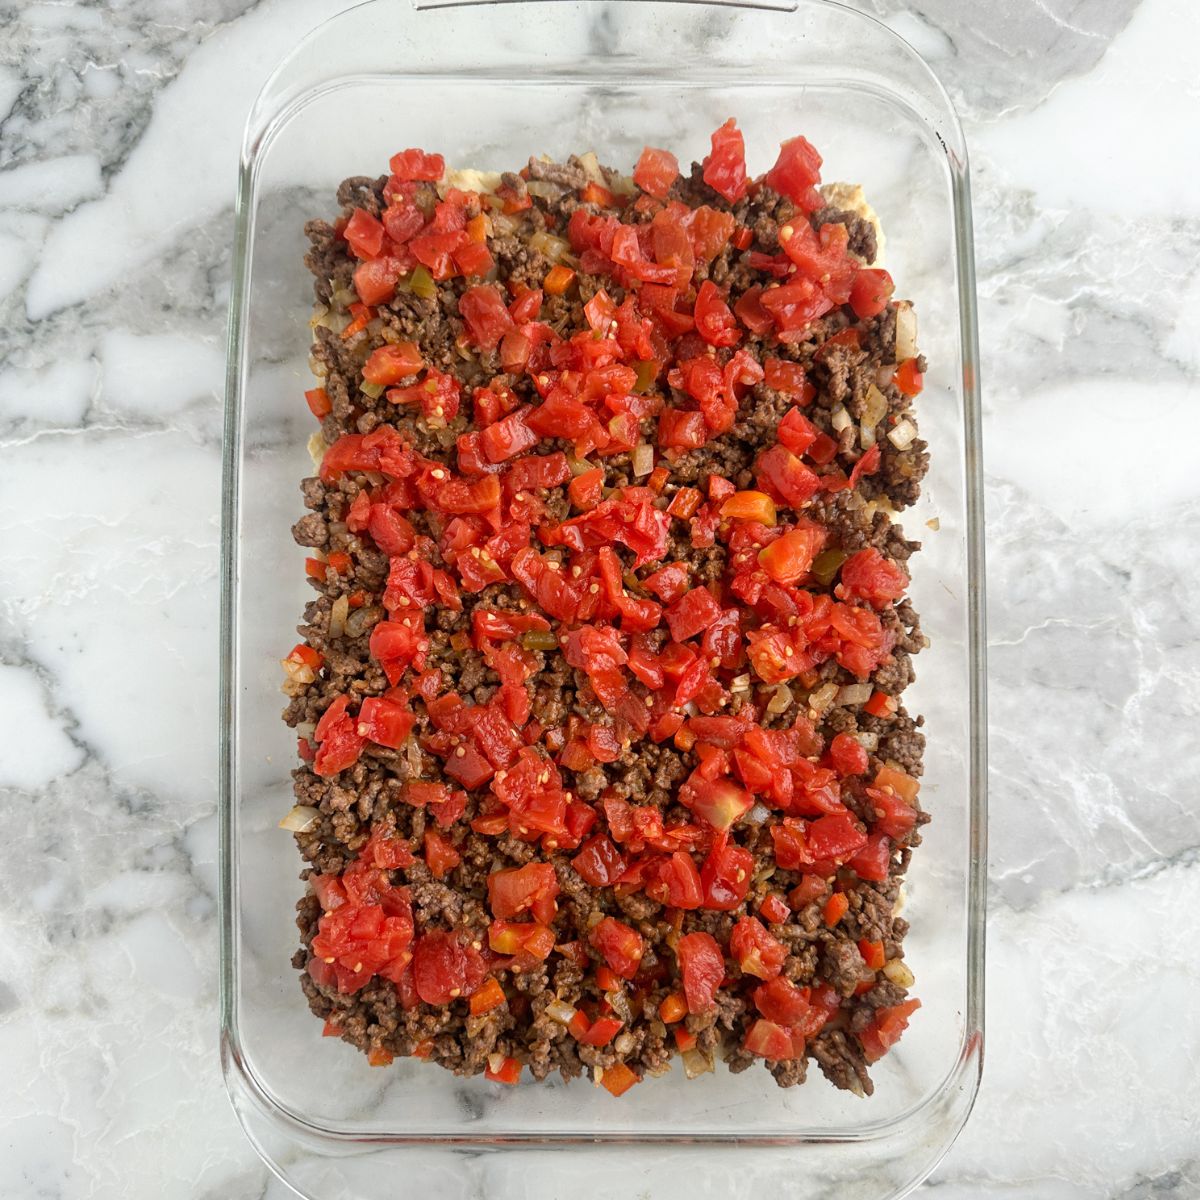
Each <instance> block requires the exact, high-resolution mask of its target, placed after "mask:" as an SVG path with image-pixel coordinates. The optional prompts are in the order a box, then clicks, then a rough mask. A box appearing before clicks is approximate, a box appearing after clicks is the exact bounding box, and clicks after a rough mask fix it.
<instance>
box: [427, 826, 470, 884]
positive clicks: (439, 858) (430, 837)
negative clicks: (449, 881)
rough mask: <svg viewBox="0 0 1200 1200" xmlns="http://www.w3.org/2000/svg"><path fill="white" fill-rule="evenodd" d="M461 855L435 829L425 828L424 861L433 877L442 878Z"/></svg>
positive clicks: (452, 867)
mask: <svg viewBox="0 0 1200 1200" xmlns="http://www.w3.org/2000/svg"><path fill="white" fill-rule="evenodd" d="M460 862H462V855H461V854H459V852H458V851H457V850H456V849H455V848H454V846H453V845H452V844H451V843H450V842H449V841H448V840H447V839H446V838H444V837H443V836H442V835H441V834H440V833H438V832H437V830H436V829H426V830H425V863H426V865H427V866H428V867H429V870H430V872H431V874H432V875H433V877H434V878H435V879H444V878H445V877H446V875H448V874H449V873H450V872H451V871H452V870H454V868H455V867H457V866H458V864H459V863H460Z"/></svg>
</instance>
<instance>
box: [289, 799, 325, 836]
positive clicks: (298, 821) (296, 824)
mask: <svg viewBox="0 0 1200 1200" xmlns="http://www.w3.org/2000/svg"><path fill="white" fill-rule="evenodd" d="M320 819H321V814H320V813H319V812H318V811H317V810H316V809H315V808H309V807H308V805H306V804H296V805H293V806H292V808H291V809H290V810H289V811H288V815H287V816H286V817H284V818H283V820H282V821H280V822H279V828H280V829H286V830H288V831H289V832H291V833H307V832H308V831H309V830H310V829H311V828H312V827H313V826H314V825H315V824H316V823H317V822H318V821H319V820H320Z"/></svg>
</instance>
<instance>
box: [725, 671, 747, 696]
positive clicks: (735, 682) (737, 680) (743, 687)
mask: <svg viewBox="0 0 1200 1200" xmlns="http://www.w3.org/2000/svg"><path fill="white" fill-rule="evenodd" d="M729 690H730V691H731V692H748V691H749V690H750V676H749V675H735V676H734V677H733V679H732V680H731V681H730V683H729Z"/></svg>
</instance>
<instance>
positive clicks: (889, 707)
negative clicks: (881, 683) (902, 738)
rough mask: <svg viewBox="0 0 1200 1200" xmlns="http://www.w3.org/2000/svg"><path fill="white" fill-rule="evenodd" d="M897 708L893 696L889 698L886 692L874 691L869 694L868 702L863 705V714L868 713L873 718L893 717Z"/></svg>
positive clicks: (897, 705) (897, 703)
mask: <svg viewBox="0 0 1200 1200" xmlns="http://www.w3.org/2000/svg"><path fill="white" fill-rule="evenodd" d="M898 708H899V702H898V701H897V699H896V697H895V696H889V695H888V694H887V693H886V692H880V691H876V692H873V693H872V694H871V698H870V700H868V701H867V702H866V704H864V705H863V712H865V713H870V714H871V716H873V717H894V716H895V715H896V710H897V709H898Z"/></svg>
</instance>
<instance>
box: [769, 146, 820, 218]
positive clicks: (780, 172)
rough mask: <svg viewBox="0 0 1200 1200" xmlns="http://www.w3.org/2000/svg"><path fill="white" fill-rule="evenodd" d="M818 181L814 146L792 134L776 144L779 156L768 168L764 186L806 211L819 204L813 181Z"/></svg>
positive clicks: (817, 158) (815, 182)
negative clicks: (780, 143)
mask: <svg viewBox="0 0 1200 1200" xmlns="http://www.w3.org/2000/svg"><path fill="white" fill-rule="evenodd" d="M820 181H821V156H820V154H818V153H817V151H816V148H815V147H814V146H813V145H812V144H811V143H810V142H809V141H808V140H807V139H806V138H802V137H794V138H791V139H789V140H788V141H786V142H784V143H783V145H781V146H780V147H779V157H778V159H776V161H775V165H774V166H773V167H772V168H771V169H770V170H769V171H768V172H767V174H766V177H765V178H764V180H763V182H764V183H766V185H767V187H769V188H771V189H772V190H774V191H776V192H778V193H779V194H780V195H781V196H786V197H787V198H788V199H789V200H791V201H792V202H793V203H794V204H798V205H799V206H800V207H801V208H802V209H804V210H805V211H806V212H813V211H815V210H816V209H817V208H819V207H820V206H821V204H822V200H821V197H820V194H819V193H818V192H816V185H817V184H818V183H819V182H820Z"/></svg>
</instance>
